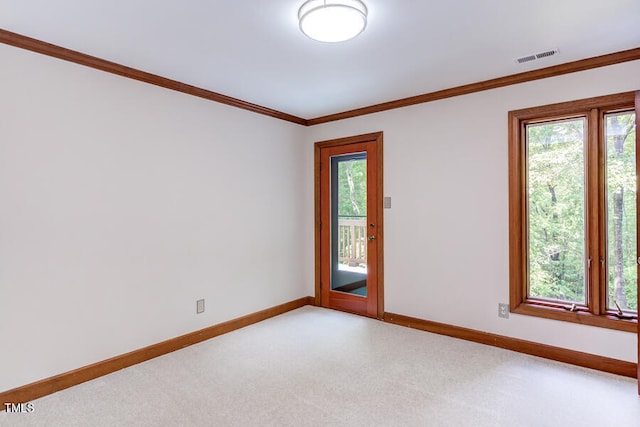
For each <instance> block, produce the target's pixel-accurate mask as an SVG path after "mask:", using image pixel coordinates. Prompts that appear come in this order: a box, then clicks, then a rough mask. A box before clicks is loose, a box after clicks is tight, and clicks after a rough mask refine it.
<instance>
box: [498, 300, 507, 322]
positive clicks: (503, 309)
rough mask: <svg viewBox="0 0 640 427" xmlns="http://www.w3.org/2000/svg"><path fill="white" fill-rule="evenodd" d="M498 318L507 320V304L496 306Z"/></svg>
mask: <svg viewBox="0 0 640 427" xmlns="http://www.w3.org/2000/svg"><path fill="white" fill-rule="evenodd" d="M498 317H502V318H504V319H508V318H509V304H502V303H500V304H498Z"/></svg>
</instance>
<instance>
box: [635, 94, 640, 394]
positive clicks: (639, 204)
mask: <svg viewBox="0 0 640 427" xmlns="http://www.w3.org/2000/svg"><path fill="white" fill-rule="evenodd" d="M634 104H635V105H634V107H635V110H636V186H638V185H639V184H640V162H639V161H638V153H640V132H639V131H640V90H639V91H636V96H635V102H634ZM639 209H640V197H637V196H636V212H640V210H639ZM636 257H638V258H637V259H638V264H640V230H639V227H638V224H636ZM636 277H637V279H638V280H637V282H636V283H637V285H638V287H640V266H638V265H636ZM637 298H638V303H637V305H636V309H638V310H640V292H638V293H637ZM639 312H640V311H639ZM637 328H638V330H637V337H638V353H637V358H638V361H637V363H636V369H637V373H638V375H637V377H638V394H639V395H640V319H638V324H637Z"/></svg>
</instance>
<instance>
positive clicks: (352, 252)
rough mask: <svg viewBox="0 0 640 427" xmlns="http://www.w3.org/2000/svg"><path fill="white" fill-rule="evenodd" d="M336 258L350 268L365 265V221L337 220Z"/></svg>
mask: <svg viewBox="0 0 640 427" xmlns="http://www.w3.org/2000/svg"><path fill="white" fill-rule="evenodd" d="M338 257H339V261H340V262H346V263H347V264H348V265H349V266H351V267H357V266H358V265H360V264H366V263H367V220H366V219H340V218H338Z"/></svg>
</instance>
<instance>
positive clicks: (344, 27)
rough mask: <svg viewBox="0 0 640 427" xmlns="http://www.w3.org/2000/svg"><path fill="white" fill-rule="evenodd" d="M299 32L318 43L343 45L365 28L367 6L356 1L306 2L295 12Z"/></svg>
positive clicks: (325, 0)
mask: <svg viewBox="0 0 640 427" xmlns="http://www.w3.org/2000/svg"><path fill="white" fill-rule="evenodd" d="M298 20H299V21H300V29H301V30H302V32H303V33H305V34H306V35H307V36H309V37H310V38H312V39H314V40H318V41H321V42H332V43H334V42H343V41H345V40H349V39H352V38H354V37H355V36H357V35H358V34H360V33H361V32H362V31H363V30H364V27H366V26H367V6H365V5H364V3H363V2H362V1H360V0H308V1H306V2H305V3H304V4H303V5H302V6H300V10H298Z"/></svg>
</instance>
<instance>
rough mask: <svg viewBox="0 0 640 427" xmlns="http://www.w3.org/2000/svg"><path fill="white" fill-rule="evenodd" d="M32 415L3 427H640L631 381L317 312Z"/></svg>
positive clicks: (228, 338)
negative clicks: (577, 426) (572, 426)
mask: <svg viewBox="0 0 640 427" xmlns="http://www.w3.org/2000/svg"><path fill="white" fill-rule="evenodd" d="M32 403H33V406H34V412H32V413H24V414H13V413H6V412H3V413H0V425H1V426H12V427H13V426H61V427H63V426H64V427H67V426H83V427H84V426H110V427H111V426H474V427H476V426H536V427H539V426H571V425H579V426H604V425H616V426H621V427H626V426H638V425H640V398H639V397H638V395H637V384H636V382H635V381H634V380H632V379H629V378H624V377H618V376H615V375H609V374H603V373H599V372H596V371H591V370H587V369H582V368H577V367H573V366H569V365H564V364H561V363H556V362H551V361H546V360H544V359H539V358H536V357H531V356H526V355H522V354H518V353H514V352H510V351H507V350H502V349H498V348H494V347H488V346H483V345H480V344H475V343H471V342H467V341H461V340H457V339H453V338H448V337H444V336H439V335H434V334H429V333H425V332H421V331H416V330H412V329H408V328H403V327H400V326H395V325H390V324H386V323H382V322H379V321H376V320H371V319H367V318H363V317H358V316H354V315H350V314H346V313H341V312H337V311H332V310H325V309H321V308H316V307H303V308H301V309H298V310H295V311H292V312H289V313H287V314H284V315H281V316H278V317H276V318H273V319H269V320H266V321H264V322H261V323H258V324H255V325H252V326H249V327H247V328H244V329H241V330H238V331H235V332H232V333H229V334H227V335H223V336H220V337H217V338H214V339H212V340H209V341H206V342H203V343H201V344H198V345H195V346H192V347H188V348H186V349H183V350H180V351H177V352H174V353H171V354H168V355H165V356H163V357H159V358H157V359H153V360H150V361H148V362H145V363H142V364H139V365H136V366H133V367H131V368H128V369H125V370H122V371H119V372H116V373H113V374H111V375H108V376H105V377H102V378H99V379H96V380H94V381H90V382H87V383H84V384H81V385H79V386H76V387H73V388H71V389H67V390H63V391H61V392H58V393H56V394H53V395H50V396H46V397H44V398H42V399H38V400H35V401H33V402H32Z"/></svg>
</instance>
